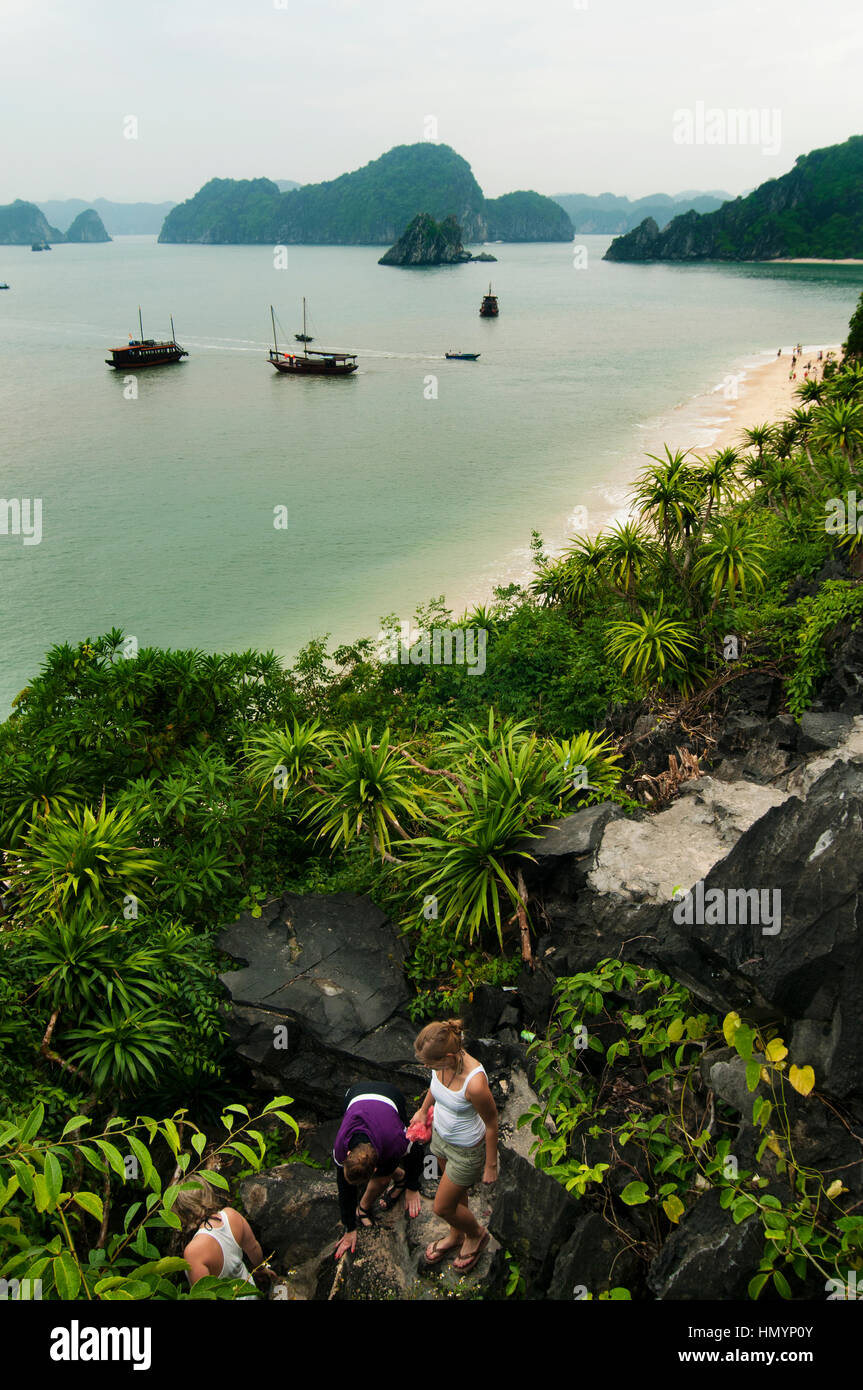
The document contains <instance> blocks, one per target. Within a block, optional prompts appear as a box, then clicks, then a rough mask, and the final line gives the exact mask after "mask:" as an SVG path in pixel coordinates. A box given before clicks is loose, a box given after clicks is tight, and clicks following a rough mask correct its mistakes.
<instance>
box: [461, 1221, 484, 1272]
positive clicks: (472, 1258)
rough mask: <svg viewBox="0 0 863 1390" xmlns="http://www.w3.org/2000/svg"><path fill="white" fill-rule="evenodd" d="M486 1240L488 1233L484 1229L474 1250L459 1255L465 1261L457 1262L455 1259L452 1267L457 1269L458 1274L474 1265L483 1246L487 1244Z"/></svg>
mask: <svg viewBox="0 0 863 1390" xmlns="http://www.w3.org/2000/svg"><path fill="white" fill-rule="evenodd" d="M488 1241H489V1235H488V1231H486V1233H485V1235H484V1236H483V1238H482V1240H481V1241H480V1243H479V1245H478V1246H477V1247H476V1249H475V1250H474V1251H472V1252H471V1254H470V1255H462V1256H460V1258H461V1259H462V1260H464V1262H465V1263H464V1264H459V1262H458V1260H456V1262H455V1264H454V1265H453V1269H455V1270H458V1272H459V1274H467V1272H468V1270H470V1269H473V1267H474V1265H475V1264H476V1263H477V1261H478V1260H479V1257H480V1255H481V1254H482V1252H483V1250H484V1249H485V1247H486V1246H487V1245H488Z"/></svg>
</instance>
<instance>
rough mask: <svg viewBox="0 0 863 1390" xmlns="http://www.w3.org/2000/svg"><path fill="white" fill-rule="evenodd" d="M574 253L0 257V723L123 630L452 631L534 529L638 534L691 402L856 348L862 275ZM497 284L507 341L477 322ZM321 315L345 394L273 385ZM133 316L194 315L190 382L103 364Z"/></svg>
mask: <svg viewBox="0 0 863 1390" xmlns="http://www.w3.org/2000/svg"><path fill="white" fill-rule="evenodd" d="M576 243H577V244H576V246H575V247H574V246H573V245H571V244H556V245H500V246H495V247H494V248H493V250H494V253H495V254H496V255H497V256H498V263H497V264H471V265H463V266H457V267H446V268H438V269H430V270H399V269H394V268H388V267H382V266H379V265H378V264H377V260H378V257H379V256H380V254H381V250H382V248H380V247H332V248H331V247H326V248H324V247H305V246H298V247H293V246H292V247H290V248H288V251H287V255H286V256H285V254H284V253H283V252H278V251H276V249H275V248H273V247H270V246H260V247H251V246H242V247H240V246H237V247H208V246H159V245H158V244H157V243H156V241H155V239H154V238H152V237H121V238H117V239H116V240H115V241H113V242H112V243H110V244H106V245H70V246H57V247H55V248H54V250H52V251H51V252H50V253H43V254H41V255H34V254H33V253H32V252H31V251H30V249H29V247H0V280H4V279H5V280H8V281H9V283H10V286H11V288H10V289H9V290H8V291H3V292H2V293H0V405H2V440H3V445H2V448H3V465H2V471H0V498H2V499H4V500H5V501H6V502H7V504H9V503H10V502H11V503H14V502H16V501H17V503H18V505H19V510H20V514H21V515H22V516H23V515H25V512H24V510H23V503H24V502H25V500H26V501H28V502H29V505H30V512H29V513H27V515H30V516H31V517H32V516H33V515H34V514H35V512H34V509H35V505H36V503H37V502H38V504H39V508H40V517H41V523H40V533H41V534H40V539H39V543H38V544H34V543H32V539H31V542H30V543H25V541H26V537H25V535H24V534H15V527H14V524H12V523H14V515H13V511H10V510H9V508H8V505H7V508H6V509H5V510H4V509H2V508H0V717H2V716H4V715H5V714H6V713H7V712H8V709H9V706H10V702H11V700H12V699H13V698H14V696H15V694H16V693H17V692H18V691H19V690H20V689H21V688H22V687H23V686H24V685H25V684H26V683H27V681H28V679H30V678H31V677H32V676H33V675H34V674H35V673H36V671H37V670H38V667H39V664H40V662H41V661H42V659H43V656H44V654H45V652H46V650H47V649H48V647H50V646H51V645H52V644H54V643H58V642H78V641H80V640H82V639H83V638H85V637H87V636H96V635H98V634H100V633H102V632H104V631H107V630H108V629H109V628H111V627H115V626H116V627H120V628H122V629H123V630H124V631H125V632H126V633H127V634H131V635H133V636H134V637H135V638H136V640H137V643H138V645H139V646H144V645H160V646H171V647H198V648H203V649H206V650H213V651H218V650H230V649H234V650H237V649H239V650H244V649H246V648H249V647H257V648H261V649H270V648H273V649H275V650H276V651H277V652H279V653H280V654H282V655H284V656H286V657H288V658H290V657H292V656H293V655H295V654H296V652H297V651H298V649H299V648H300V647H301V646H302V645H303V644H305V643H306V642H307V641H308V640H309V639H310V638H311V637H313V636H322V635H323V634H324V633H329V634H331V637H332V640H333V643H336V642H343V641H349V640H351V639H352V638H355V637H358V636H361V635H368V636H372V637H374V636H376V634H377V633H378V631H379V628H380V618H381V616H382V615H384V614H394V615H395V616H396V618H397V619H398V621H399V622H405V621H409V620H410V619H411V617H412V615H413V612H414V609H415V607H416V605H417V604H418V603H423V602H425V601H426V600H428V599H429V598H430V597H432V596H436V595H440V594H444V595H446V598H447V601H448V603H449V604H450V605H451V606H452V608H453V609H454V610H455V611H456V613H459V612H461V611H462V610H463V609H464V607H465V605H467V604H469V603H470V602H471V601H473V600H482V599H484V598H486V597H487V596H488V593H489V591H490V588H491V586H492V584H493V583H494V582H495V581H496V580H497V579H499V578H503V579H505V578H510V577H513V576H515V575H520V574H522V573H524V571H525V569H526V567H527V564H528V560H529V542H530V532H531V529H532V528H534V527H535V528H537V529H538V530H539V531H541V532H542V534H543V535H544V537H545V539H546V541H547V542H548V544H549V545H551V546H557V545H560V544H561V543H562V542H563V541H564V540H565V538H566V536H567V534H568V533H569V532H570V531H571V530H572V526H573V524H576V525H578V527H579V529H582V530H583V529H585V526H587V529H591V530H595V529H597V527H598V526H599V525H601V524H603V522H607V521H608V520H609V519H610V518H611V517H613V516H614V515H615V514H619V513H620V512H621V510H622V509H623V508H624V506H625V501H626V485H627V484H628V483H629V482H630V481H631V480H632V478H633V477H634V476H635V474H636V473H637V472H638V470H639V468H640V466H641V465H642V464H643V462H644V460H643V457H642V452H643V449H644V447H645V443H644V441H645V439H646V438H653V437H655V436H656V430H657V427H658V422H659V424H660V425H661V421H662V420H663V418H664V417H665V416H666V415H667V414H668V413H669V412H670V411H672V410H673V409H674V408H675V407H676V406H679V405H680V404H681V403H682V402H685V401H687V400H688V399H690V398H695V397H697V396H698V395H699V393H703V392H709V391H710V390H711V389H712V388H713V387H715V386H716V384H717V383H718V382H720V381H721V380H722V379H723V378H724V377H725V376H726V375H727V374H728V373H729V372H732V371H733V370H734V369H735V366H739V364H741V363H742V362H745V361H746V360H751V359H752V358H753V355H757V354H759V353H762V352H765V351H767V350H772V351H773V352H775V349H776V348H777V347H778V346H779V345H780V344H786V345H788V344H791V343H793V342H797V341H808V342H816V341H824V342H840V341H841V340H842V339H843V337H844V336H845V333H846V330H847V324H848V319H849V317H850V314H851V312H852V310H853V308H854V305H855V303H856V300H857V296H858V295H859V292H860V280H861V274H860V268H859V267H851V266H845V267H841V266H836V267H832V266H801V265H778V264H773V265H759V266H718V265H711V266H670V265H655V266H650V265H647V266H645V265H615V264H611V263H606V262H603V260H602V254H603V252H604V250H605V249H606V247H607V246H608V244H609V238H607V237H598V236H585V237H576ZM285 261H286V262H287V264H286V265H285V264H284V263H285ZM489 279H490V280H491V282H492V287H493V290H494V292H495V293H496V294H497V295H498V296H499V299H500V317H499V318H497V319H480V317H479V312H478V311H479V305H480V300H481V298H482V295H483V294H484V293H485V292H486V290H487V289H488V284H489ZM304 295H305V296H306V297H307V300H308V308H309V329H308V331H309V332H310V333H312V334H313V335H314V337H315V342H314V344H313V345H312V346H313V347H315V348H332V349H336V350H343V351H351V352H356V353H358V354H359V361H360V368H359V371H358V372H356V373H355V374H354V375H353V376H352V377H348V378H344V379H325V378H319V377H309V378H293V377H291V376H282V375H279V374H277V373H276V372H274V371H273V369H272V367H271V366H269V364H268V362H267V349H268V347H269V346H270V345H271V342H272V336H271V328H270V310H269V306H270V304H273V305H274V307H275V310H276V314H277V316H278V324H279V325H281V327H280V329H279V346H280V347H281V348H286V347H291V348H294V347H295V346H296V345H295V344H294V341H293V335H294V333H296V332H299V331H301V329H302V297H303V296H304ZM139 304H140V305H141V307H142V310H143V315H144V331H145V334H146V336H147V337H153V338H156V339H161V338H163V337H164V336H167V335H168V333H169V331H170V329H169V315H170V314H171V313H173V316H174V322H175V327H176V333H177V338H178V341H179V342H180V343H181V344H182V345H183V346H184V347H186V348H187V349H188V350H189V357H188V358H187V359H185V360H184V361H183V362H182V363H180V364H178V365H174V366H164V367H156V368H149V369H143V370H139V371H137V373H125V372H116V371H114V370H112V369H111V368H109V367H108V366H106V365H105V361H104V359H105V357H106V356H108V351H107V350H108V349H109V348H110V347H114V346H120V345H123V344H124V343H126V342H127V341H128V339H129V337H137V336H138V305H139ZM448 350H454V351H463V352H479V353H480V354H481V356H480V358H479V360H478V361H477V362H475V363H471V362H448V361H446V360H445V357H444V354H445V353H446V352H447V351H448ZM707 416H709V411H708V412H707ZM707 416H705V417H704V418H702V419H701V420H700V421H699V419H698V418H696V417H693V432H694V434H696V433H697V432H698V429H699V428H701V429H702V433H703V429H704V428H705V427H706V428H707V429H708V432H709V426H710V420H709V418H707ZM698 442H701V441H700V440H699V439H696V438H693V444H695V443H698ZM13 510H14V509H13ZM2 516H6V517H7V518H11V522H7V524H6V525H5V527H4V526H3V525H2ZM19 530H20V528H19Z"/></svg>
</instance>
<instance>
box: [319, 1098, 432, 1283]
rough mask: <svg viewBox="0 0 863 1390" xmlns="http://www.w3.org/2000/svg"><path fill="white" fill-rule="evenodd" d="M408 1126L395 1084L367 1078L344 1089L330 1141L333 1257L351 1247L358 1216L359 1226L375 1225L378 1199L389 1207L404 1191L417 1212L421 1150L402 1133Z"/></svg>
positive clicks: (409, 1208) (409, 1206) (410, 1210)
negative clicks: (339, 1229) (335, 1192)
mask: <svg viewBox="0 0 863 1390" xmlns="http://www.w3.org/2000/svg"><path fill="white" fill-rule="evenodd" d="M407 1126H408V1107H407V1101H406V1100H405V1098H404V1096H403V1095H402V1093H401V1091H399V1090H398V1089H397V1088H396V1087H395V1086H388V1085H386V1084H385V1083H384V1082H378V1081H369V1082H365V1083H363V1084H361V1085H359V1086H352V1087H351V1088H350V1090H349V1091H347V1092H346V1093H345V1113H344V1118H343V1120H342V1123H341V1125H340V1126H339V1132H338V1134H337V1135H336V1142H335V1144H334V1145H333V1158H334V1159H335V1161H336V1178H337V1181H338V1187H339V1210H340V1212H341V1218H342V1225H343V1226H344V1228H345V1234H344V1235H343V1236H342V1238H341V1240H340V1241H339V1243H338V1245H337V1246H336V1249H335V1258H336V1259H337V1260H340V1259H341V1257H342V1255H344V1253H345V1251H346V1250H352V1251H353V1250H355V1249H356V1246H357V1221H358V1220H359V1222H360V1224H361V1225H362V1226H372V1225H374V1221H375V1216H376V1208H377V1204H378V1200H379V1199H380V1205H381V1207H383V1209H384V1210H385V1211H389V1210H390V1209H391V1208H392V1207H394V1206H395V1204H396V1202H397V1201H398V1200H399V1198H400V1197H401V1195H402V1193H403V1192H404V1193H406V1197H407V1211H408V1216H418V1215H419V1211H420V1194H419V1186H420V1178H421V1177H422V1168H423V1157H424V1154H425V1150H424V1147H423V1145H422V1144H418V1143H416V1142H415V1141H414V1142H412V1141H411V1140H409V1139H408V1138H407V1136H406V1134H405V1130H406V1128H407ZM390 1184H392V1185H390ZM358 1187H361V1188H362V1193H361V1195H360V1196H359V1199H358V1198H357V1192H356V1189H357V1188H358ZM388 1187H389V1191H388V1192H387V1191H386V1189H387V1188H388ZM384 1193H385V1195H382V1194H384Z"/></svg>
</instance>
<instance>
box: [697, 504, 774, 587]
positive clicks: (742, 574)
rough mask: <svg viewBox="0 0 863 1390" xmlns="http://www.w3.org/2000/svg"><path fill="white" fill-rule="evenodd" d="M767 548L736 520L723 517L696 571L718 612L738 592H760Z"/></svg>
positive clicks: (704, 546)
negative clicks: (726, 600)
mask: <svg viewBox="0 0 863 1390" xmlns="http://www.w3.org/2000/svg"><path fill="white" fill-rule="evenodd" d="M764 552H765V547H764V545H763V544H762V543H761V542H760V541H759V540H758V539H757V538H756V537H755V536H754V535H753V534H752V531H751V530H748V529H747V527H746V526H745V525H744V523H743V522H742V521H741V520H739V519H738V518H736V517H722V518H720V520H719V521H717V522H716V524H715V525H714V527H713V532H712V534H711V536H710V538H709V540H707V541H706V542H705V543H704V544H703V545H702V547H701V550H700V552H699V555H698V559H697V560H696V562H695V567H694V569H693V572H692V573H693V578H694V579H696V580H698V581H702V580H703V581H704V582H705V583H706V585H707V587H708V589H709V591H710V594H711V596H712V599H713V603H712V605H711V609H713V608H715V607H716V605H717V604H718V602H719V600H720V598H721V597H722V595H723V594H726V595H727V596H728V600H729V602H732V603H733V601H734V597H735V594H737V593H738V592H740V593H744V594H745V593H746V592H747V590H750V589H760V588H761V587H762V586H763V584H764V579H765V571H764V567H763V565H762V564H761V561H762V559H763V557H764Z"/></svg>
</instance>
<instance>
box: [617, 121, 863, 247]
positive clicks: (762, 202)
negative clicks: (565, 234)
mask: <svg viewBox="0 0 863 1390" xmlns="http://www.w3.org/2000/svg"><path fill="white" fill-rule="evenodd" d="M777 256H791V257H795V256H813V257H827V258H829V259H842V258H844V257H854V258H856V257H863V135H852V136H851V138H850V139H849V140H846V141H845V142H844V144H841V145H829V146H828V147H827V148H826V149H823V150H813V151H812V152H811V153H810V154H805V155H800V156H799V157H798V159H797V160H796V161H795V164H794V168H793V169H791V170H790V171H789V173H787V174H783V175H782V177H781V178H778V179H769V180H768V181H767V182H766V183H762V184H761V185H760V186H759V187H758V188H756V189H755V190H754V192H752V193H750V194H748V195H747V197H745V198H735V199H734V201H733V202H728V203H724V204H723V205H722V207H721V208H719V209H718V210H717V211H716V212H709V213H703V214H701V215H699V214H698V213H697V212H694V211H690V212H687V213H684V214H682V215H681V216H679V217H675V218H674V220H673V221H672V222H670V223H669V224H668V226H667V227H666V228H665V229H664V231H662V232H660V231H659V228H658V227H657V226H656V225H655V223H654V224H653V225H652V226H650V225H648V226H645V224H644V223H642V224H641V225H640V226H639V227H637V228H635V229H634V230H633V231H631V232H628V233H626V235H625V236H622V237H618V238H617V239H616V240H615V241H614V242H612V244H611V246H610V247H609V249H608V251H607V252H606V254H605V259H606V260H608V261H645V260H647V261H650V260H669V261H676V260H714V261H761V260H771V259H773V258H774V257H777Z"/></svg>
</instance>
